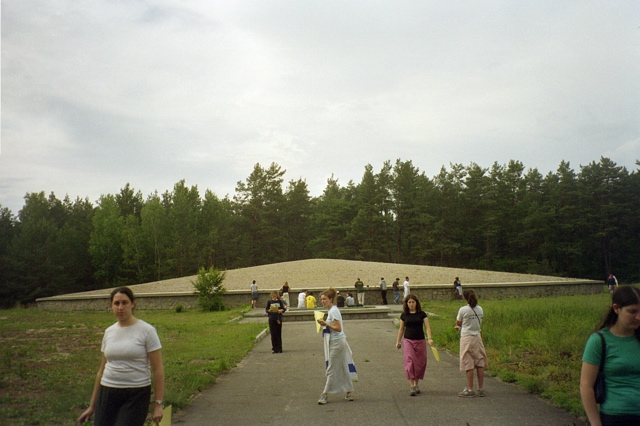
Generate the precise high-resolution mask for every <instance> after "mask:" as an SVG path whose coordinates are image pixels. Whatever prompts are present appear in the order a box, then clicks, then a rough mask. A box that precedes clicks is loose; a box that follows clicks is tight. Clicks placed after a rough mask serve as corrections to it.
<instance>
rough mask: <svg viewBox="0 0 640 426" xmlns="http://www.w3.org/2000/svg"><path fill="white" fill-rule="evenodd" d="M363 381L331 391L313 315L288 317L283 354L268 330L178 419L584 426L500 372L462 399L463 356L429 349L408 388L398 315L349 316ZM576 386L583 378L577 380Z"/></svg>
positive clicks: (349, 330) (176, 417)
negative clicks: (479, 392) (351, 389)
mask: <svg viewBox="0 0 640 426" xmlns="http://www.w3.org/2000/svg"><path fill="white" fill-rule="evenodd" d="M344 329H345V332H346V334H347V340H348V341H349V345H350V346H351V349H352V351H353V356H354V360H355V362H356V367H357V369H358V374H359V381H358V382H356V383H355V393H354V395H355V397H356V400H355V401H353V402H348V401H346V400H344V396H343V395H329V403H328V404H327V405H324V406H321V405H318V403H317V401H318V397H319V395H320V392H321V391H322V389H323V387H324V381H325V376H324V352H323V347H322V339H321V338H320V334H316V332H315V325H314V324H313V323H312V322H294V323H289V322H285V323H284V325H283V330H282V334H283V350H284V353H282V354H272V353H271V339H270V337H269V335H267V336H266V337H265V338H264V339H263V340H261V341H260V342H259V343H257V344H256V345H255V347H254V349H253V350H252V351H251V352H250V353H249V354H248V355H247V356H246V357H245V359H244V360H243V361H241V362H240V363H239V365H238V366H237V367H235V368H234V369H233V370H231V371H230V372H229V373H227V374H225V375H222V376H221V377H219V379H218V382H217V383H216V384H215V385H213V386H212V387H211V388H209V389H207V390H205V391H204V392H202V393H201V394H200V395H198V396H197V397H196V398H195V399H194V401H193V405H192V406H190V407H188V408H187V409H185V410H181V411H180V412H178V413H176V414H175V415H174V418H173V424H174V425H212V424H220V425H258V424H261V425H282V424H287V425H321V424H325V425H326V424H336V425H337V424H340V425H365V424H366V425H391V424H393V425H471V426H475V425H584V424H585V423H583V422H581V421H580V420H579V419H577V418H574V417H573V416H571V415H570V414H568V413H567V412H565V411H563V410H561V409H558V408H555V407H552V406H550V405H549V404H548V403H546V402H545V401H543V400H542V399H541V398H538V397H536V396H534V395H530V394H528V393H526V392H524V391H522V390H520V389H518V388H517V387H515V386H513V385H510V384H507V383H502V382H500V381H498V380H496V379H494V378H490V377H487V378H486V379H485V386H484V388H485V391H486V393H487V396H486V397H485V398H460V397H458V396H457V395H458V392H459V391H460V390H462V388H463V387H464V385H465V378H464V373H462V372H460V371H459V369H458V358H457V357H456V356H452V355H449V354H447V353H445V352H444V351H440V355H441V361H440V362H437V361H436V360H435V359H434V358H433V355H432V354H431V351H430V350H429V351H428V352H429V358H428V365H427V372H426V375H425V380H424V381H423V382H421V383H420V389H421V391H422V394H421V395H418V396H415V397H411V396H410V395H409V385H408V381H407V380H406V379H405V378H404V372H403V368H402V351H401V350H397V349H395V348H394V344H395V339H396V336H397V332H398V329H397V328H396V327H395V325H394V324H393V320H392V319H388V320H386V319H385V320H353V321H348V322H347V321H345V324H344ZM576 386H577V384H576Z"/></svg>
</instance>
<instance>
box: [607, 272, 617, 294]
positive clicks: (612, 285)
mask: <svg viewBox="0 0 640 426" xmlns="http://www.w3.org/2000/svg"><path fill="white" fill-rule="evenodd" d="M607 286H608V287H609V293H612V294H613V292H614V291H615V290H616V288H617V287H618V279H617V278H616V276H615V275H613V274H609V276H608V277H607Z"/></svg>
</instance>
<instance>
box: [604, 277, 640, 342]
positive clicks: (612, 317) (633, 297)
mask: <svg viewBox="0 0 640 426" xmlns="http://www.w3.org/2000/svg"><path fill="white" fill-rule="evenodd" d="M614 304H615V305H617V306H618V308H624V307H625V306H629V305H638V304H640V289H639V288H637V287H632V286H630V285H621V286H620V287H618V288H617V289H616V291H614V292H613V294H612V295H611V307H609V311H608V312H607V314H606V315H605V316H604V317H603V318H602V320H600V323H599V324H598V326H597V327H596V330H600V329H602V328H604V327H611V326H612V325H614V324H615V323H616V322H617V321H618V314H616V311H614V310H613V305H614ZM635 334H636V338H637V339H638V340H640V328H636V331H635Z"/></svg>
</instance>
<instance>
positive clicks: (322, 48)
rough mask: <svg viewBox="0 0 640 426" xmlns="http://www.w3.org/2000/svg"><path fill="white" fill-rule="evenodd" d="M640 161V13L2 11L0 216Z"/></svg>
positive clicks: (556, 7)
mask: <svg viewBox="0 0 640 426" xmlns="http://www.w3.org/2000/svg"><path fill="white" fill-rule="evenodd" d="M601 156H604V157H608V158H611V159H612V160H613V161H614V162H616V163H617V164H618V165H621V166H626V167H627V169H628V170H629V171H632V170H636V169H637V166H636V165H635V162H636V160H637V159H640V1H637V0H628V1H624V0H622V1H609V0H600V1H592V0H586V1H582V0H581V1H575V0H571V1H565V0H536V1H533V2H522V1H516V0H514V1H498V0H496V1H451V0H446V1H438V0H435V1H425V0H418V1H375V0H374V1H372V0H366V1H364V0H363V1H345V0H340V1H312V0H296V1H289V0H283V1H264V0H257V1H241V0H233V1H232V0H229V1H212V0H199V1H195V0H191V1H185V0H179V1H178V0H173V1H163V0H157V1H156V0H154V1H151V0H148V1H143V0H138V1H136V0H120V1H119V0H111V1H103V0H91V1H83V0H42V1H37V0H2V146H1V154H0V205H2V207H8V208H9V209H10V210H11V211H12V212H13V213H14V214H17V213H18V211H19V210H20V209H21V208H22V207H23V205H24V196H25V194H26V193H31V192H40V191H44V192H45V193H46V194H47V195H48V194H49V193H50V192H52V191H53V192H54V193H55V195H56V196H57V197H58V198H59V199H62V198H64V196H65V195H67V194H68V195H69V196H70V197H71V199H72V200H73V199H75V198H76V197H81V198H85V197H89V200H90V201H91V202H93V203H95V202H96V200H97V199H98V198H99V197H100V195H101V194H116V193H118V192H119V191H120V189H121V188H122V187H124V186H125V185H126V184H127V183H130V184H131V186H132V187H133V188H134V189H135V190H136V191H137V190H139V191H141V192H142V193H143V195H144V197H145V198H146V197H147V196H148V195H149V194H151V193H152V192H154V191H155V190H157V191H158V192H160V193H162V192H164V191H166V190H171V189H172V188H173V186H174V184H175V183H176V182H178V181H180V180H182V179H185V180H186V184H187V185H188V186H193V185H197V186H198V189H199V190H200V193H201V194H202V195H203V194H204V192H205V190H206V189H210V190H212V191H213V192H215V193H216V194H217V195H218V196H220V197H224V196H225V195H227V194H229V195H230V196H233V195H234V190H235V188H236V185H237V182H238V181H244V180H245V179H246V178H247V177H248V176H249V174H250V173H251V171H252V170H253V167H254V165H255V164H256V163H260V164H261V165H262V166H263V167H265V168H267V167H268V166H269V165H270V164H271V163H272V162H275V163H277V164H279V165H280V166H281V167H282V169H283V170H286V171H287V173H286V174H285V176H284V178H285V182H288V181H289V180H297V179H299V178H302V179H304V180H306V182H307V184H308V185H309V188H310V190H311V195H313V196H317V195H320V194H321V193H322V190H323V189H324V188H325V186H326V182H327V179H328V178H329V177H330V176H331V175H332V174H333V175H334V176H335V177H336V178H338V180H339V183H340V184H342V185H346V184H347V183H348V181H349V180H354V181H355V182H356V183H358V182H360V180H361V178H362V174H363V172H364V167H365V165H367V164H371V165H372V166H373V169H374V171H376V172H377V171H379V170H380V168H381V167H382V165H383V162H384V161H386V160H391V161H392V162H395V161H396V159H401V160H402V161H408V160H411V161H412V162H413V164H414V166H416V167H418V168H419V169H420V171H424V172H425V173H426V174H427V176H429V177H433V176H434V175H436V174H437V173H438V172H439V170H440V168H441V167H442V166H445V167H447V168H449V165H450V163H461V164H463V165H465V166H466V165H469V164H470V163H471V162H475V163H477V164H479V165H480V166H483V167H490V166H491V165H492V164H493V163H494V162H498V163H500V164H506V163H508V162H509V160H511V159H513V160H518V161H521V162H522V163H523V164H524V166H525V167H526V168H527V169H529V168H537V169H538V170H539V171H540V172H541V173H542V174H543V175H545V174H547V172H550V171H555V170H556V169H557V167H558V165H559V164H560V162H561V161H562V160H565V161H569V162H570V164H571V167H572V168H574V170H576V171H579V169H580V165H586V164H588V163H591V162H592V161H596V162H597V161H599V160H600V157H601Z"/></svg>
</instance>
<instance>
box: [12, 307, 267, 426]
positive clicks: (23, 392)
mask: <svg viewBox="0 0 640 426" xmlns="http://www.w3.org/2000/svg"><path fill="white" fill-rule="evenodd" d="M241 314H242V309H233V310H228V311H222V312H207V313H204V312H199V311H185V312H181V313H177V312H174V311H168V310H164V311H138V312H137V313H136V316H137V317H138V318H140V319H143V320H145V321H146V322H148V323H150V324H152V325H153V326H154V327H156V329H157V330H158V334H159V336H160V340H161V342H162V346H163V348H162V356H163V361H164V370H165V378H166V384H165V388H166V392H165V395H164V400H165V403H166V404H167V405H173V407H174V410H175V409H179V408H182V407H185V406H187V405H189V403H190V399H191V398H192V397H193V395H194V394H196V393H197V392H198V391H200V390H202V389H204V388H206V387H207V386H208V385H210V384H211V383H214V382H215V380H216V377H217V376H218V375H220V373H222V372H224V371H225V370H228V369H230V368H232V367H233V366H235V365H236V363H237V362H239V361H240V360H241V359H242V357H243V356H244V355H245V354H246V353H247V352H248V351H249V350H251V348H252V347H253V344H254V341H255V338H256V336H257V335H258V334H259V333H260V331H261V330H263V329H264V328H265V325H264V324H259V323H247V324H241V323H238V322H233V321H231V320H232V319H233V318H234V317H238V316H240V315H241ZM114 322H115V318H114V316H113V314H112V313H111V312H110V311H109V312H107V311H105V312H46V311H40V310H38V309H34V308H31V309H19V308H18V309H11V310H5V311H0V419H2V421H1V423H2V424H3V425H45V424H46V425H52V424H65V425H68V424H73V423H75V421H76V420H77V418H78V416H79V415H80V413H81V412H82V411H83V410H84V409H85V408H86V407H87V406H88V404H89V400H90V398H91V392H92V389H93V384H94V380H95V375H96V373H97V371H98V367H99V366H100V358H101V353H100V346H101V342H102V335H103V333H104V330H105V328H107V327H108V326H109V325H111V324H113V323H114Z"/></svg>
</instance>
